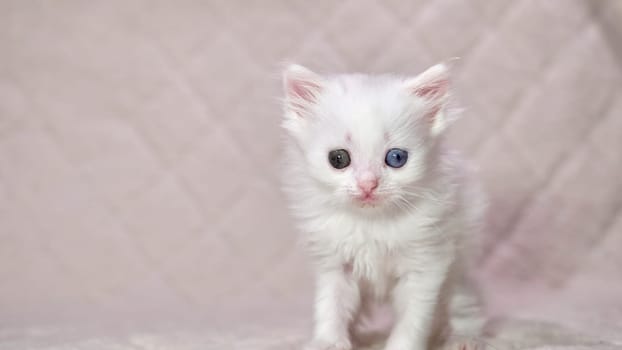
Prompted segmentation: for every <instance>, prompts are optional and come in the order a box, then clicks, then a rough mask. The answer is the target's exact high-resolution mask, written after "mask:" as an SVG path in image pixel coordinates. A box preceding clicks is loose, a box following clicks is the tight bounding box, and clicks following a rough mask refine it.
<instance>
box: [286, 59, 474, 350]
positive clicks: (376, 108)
mask: <svg viewBox="0 0 622 350" xmlns="http://www.w3.org/2000/svg"><path fill="white" fill-rule="evenodd" d="M448 75H449V72H448V67H447V66H446V65H445V64H439V65H436V66H433V67H431V68H430V69H428V70H427V71H425V72H424V73H422V74H420V75H419V76H417V77H414V78H405V79H404V78H400V77H396V76H389V75H381V76H369V75H360V74H353V75H336V76H320V75H318V74H315V73H313V72H311V71H310V70H308V69H306V68H304V67H301V66H298V65H291V66H289V67H288V68H287V69H286V70H285V72H284V85H285V119H284V122H283V126H284V128H285V129H286V130H287V131H288V144H287V147H286V153H287V166H286V174H285V183H286V192H287V193H288V195H289V196H290V199H291V204H292V207H293V212H294V214H295V215H296V217H297V218H298V219H299V223H300V228H301V230H302V231H303V233H304V235H303V241H304V242H305V245H306V247H307V248H308V251H309V253H310V256H311V257H312V259H313V261H314V262H315V268H316V269H315V270H316V274H317V281H316V284H317V291H316V304H315V332H314V338H313V341H312V342H311V343H310V344H309V345H308V349H313V350H329V349H330V350H337V349H339V350H346V349H351V347H352V345H351V339H350V335H349V332H350V330H351V329H352V327H353V323H354V322H356V321H357V320H359V319H360V315H361V313H362V312H363V311H364V310H365V309H366V308H367V306H368V305H369V303H371V302H378V301H379V302H385V301H386V302H391V303H392V304H393V306H394V310H395V314H396V322H395V325H394V326H393V330H392V332H391V334H390V336H389V338H388V340H387V344H386V348H385V349H386V350H424V349H428V348H429V347H431V346H432V345H433V344H437V343H438V342H439V341H441V340H442V339H444V338H445V337H444V336H445V335H447V334H448V332H449V331H450V330H453V331H454V332H458V333H466V332H471V333H472V334H476V332H477V331H478V328H479V327H480V326H481V322H480V318H479V317H478V316H477V313H478V311H479V307H478V301H477V298H476V297H475V294H473V293H470V289H471V288H470V286H469V283H468V278H466V276H465V272H464V271H463V270H464V267H465V265H466V259H465V256H464V255H465V254H463V252H464V250H465V249H463V248H464V247H465V238H468V237H469V236H471V235H472V233H473V231H474V229H476V228H477V226H478V225H477V224H478V223H479V221H480V220H479V219H480V216H481V212H482V208H483V206H482V203H481V201H479V200H478V196H476V195H475V194H476V193H477V191H475V190H473V186H470V185H468V186H467V184H466V179H465V176H464V171H463V169H462V165H461V162H460V161H459V160H458V158H457V157H455V155H453V154H451V153H449V152H447V151H446V150H445V149H444V146H443V142H442V138H443V131H444V130H445V127H446V126H447V122H448V118H447V111H446V109H447V108H446V106H445V105H446V101H447V97H448V92H449V77H448Z"/></svg>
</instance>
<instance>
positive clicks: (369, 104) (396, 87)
mask: <svg viewBox="0 0 622 350" xmlns="http://www.w3.org/2000/svg"><path fill="white" fill-rule="evenodd" d="M401 82H402V80H401V79H399V78H397V77H394V76H390V75H375V76H374V75H363V74H350V75H339V76H335V77H333V78H332V84H330V87H329V88H328V89H327V91H326V94H325V98H324V101H323V102H324V103H323V109H324V110H325V113H324V114H325V115H326V117H327V118H328V119H332V121H333V122H334V121H338V122H339V124H340V125H341V126H342V128H343V129H345V130H346V131H347V132H349V133H350V135H351V137H352V138H353V139H357V138H365V139H366V140H367V141H368V143H369V142H371V141H375V140H382V139H385V138H386V137H387V136H388V135H390V134H391V132H392V131H393V130H392V129H393V128H394V125H395V124H396V119H398V118H399V117H400V116H401V115H402V114H403V112H404V109H405V108H408V106H409V103H408V102H409V101H407V100H406V99H405V94H404V92H403V90H402V89H401Z"/></svg>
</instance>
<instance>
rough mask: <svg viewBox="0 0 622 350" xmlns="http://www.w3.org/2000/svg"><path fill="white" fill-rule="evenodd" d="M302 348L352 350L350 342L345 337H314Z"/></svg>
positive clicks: (310, 349)
mask: <svg viewBox="0 0 622 350" xmlns="http://www.w3.org/2000/svg"><path fill="white" fill-rule="evenodd" d="M304 350H352V344H351V343H350V341H349V340H347V339H345V340H338V341H327V340H323V339H314V340H312V341H311V342H310V343H308V344H307V345H305V347H304Z"/></svg>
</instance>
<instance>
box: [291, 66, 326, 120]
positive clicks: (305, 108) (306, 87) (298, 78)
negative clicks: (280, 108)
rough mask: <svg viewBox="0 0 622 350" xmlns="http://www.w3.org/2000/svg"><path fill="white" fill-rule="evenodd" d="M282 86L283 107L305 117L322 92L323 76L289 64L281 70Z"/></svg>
mask: <svg viewBox="0 0 622 350" xmlns="http://www.w3.org/2000/svg"><path fill="white" fill-rule="evenodd" d="M283 88H284V89H285V107H286V108H287V109H288V110H290V111H292V112H294V113H296V114H298V116H300V117H305V116H307V115H308V114H309V109H310V107H312V105H313V104H314V103H316V102H317V100H318V97H319V95H320V94H321V93H322V89H323V78H322V77H321V76H320V75H318V74H316V73H314V72H312V71H311V70H309V69H307V68H305V67H303V66H300V65H297V64H290V65H289V66H287V68H285V70H284V71H283Z"/></svg>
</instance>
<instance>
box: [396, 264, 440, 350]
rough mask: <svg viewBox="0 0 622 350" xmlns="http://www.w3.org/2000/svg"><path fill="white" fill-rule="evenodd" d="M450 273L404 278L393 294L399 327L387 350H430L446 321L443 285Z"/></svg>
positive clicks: (415, 275)
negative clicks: (434, 336)
mask: <svg viewBox="0 0 622 350" xmlns="http://www.w3.org/2000/svg"><path fill="white" fill-rule="evenodd" d="M445 278H446V273H441V272H440V271H435V272H423V273H422V272H418V273H412V274H409V275H406V276H403V277H402V278H400V280H399V281H398V283H397V285H396V286H395V289H394V290H393V303H394V307H395V311H396V323H395V325H394V326H393V330H392V331H391V335H390V336H389V339H388V340H387V344H386V347H385V350H426V349H427V348H428V345H429V344H428V343H429V341H430V338H431V336H432V335H433V334H434V332H435V331H438V330H439V329H438V327H439V326H441V325H444V323H446V322H447V320H446V316H447V315H446V306H445V304H446V303H444V301H443V298H444V297H443V291H442V288H443V284H444V281H445Z"/></svg>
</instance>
